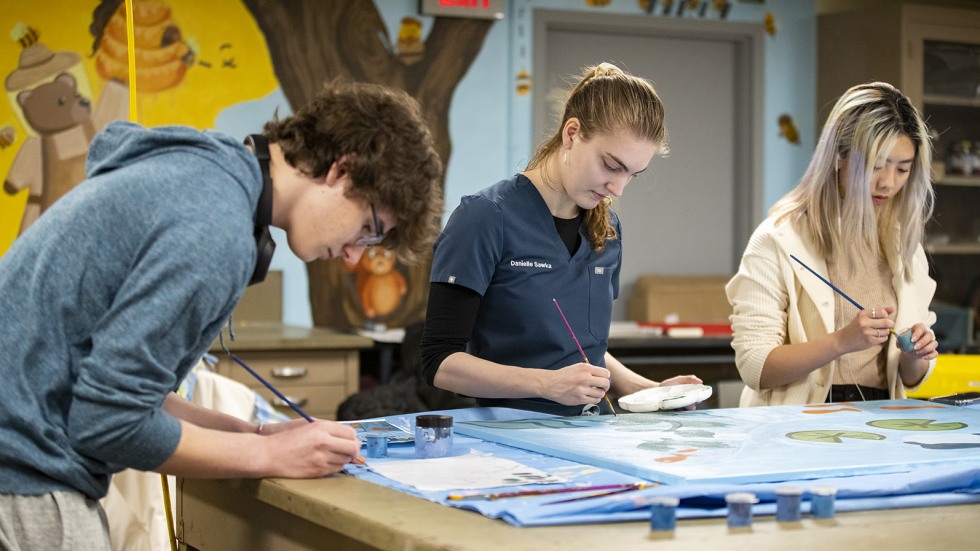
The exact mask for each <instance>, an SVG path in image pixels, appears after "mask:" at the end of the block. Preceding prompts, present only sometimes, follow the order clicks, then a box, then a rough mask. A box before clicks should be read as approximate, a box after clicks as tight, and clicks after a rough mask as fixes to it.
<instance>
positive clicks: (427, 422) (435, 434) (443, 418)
mask: <svg viewBox="0 0 980 551" xmlns="http://www.w3.org/2000/svg"><path fill="white" fill-rule="evenodd" d="M452 449H453V417H452V416H451V415H419V416H417V417H415V457H416V458H417V459H432V458H435V457H446V456H447V455H449V453H450V452H451V451H452Z"/></svg>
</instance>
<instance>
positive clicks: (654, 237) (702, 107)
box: [533, 10, 763, 319]
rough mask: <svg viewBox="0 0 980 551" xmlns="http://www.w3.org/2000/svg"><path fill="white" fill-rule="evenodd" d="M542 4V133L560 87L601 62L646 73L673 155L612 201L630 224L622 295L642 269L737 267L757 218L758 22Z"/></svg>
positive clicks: (537, 104)
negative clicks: (562, 8)
mask: <svg viewBox="0 0 980 551" xmlns="http://www.w3.org/2000/svg"><path fill="white" fill-rule="evenodd" d="M715 23H718V22H708V21H693V20H692V21H687V20H675V19H669V20H668V19H664V18H655V17H635V16H621V15H607V14H598V15H597V14H594V13H588V14H584V13H575V12H552V11H548V10H536V11H535V12H534V28H535V31H534V32H535V34H534V68H535V73H536V76H535V81H536V82H538V83H541V84H540V85H539V86H536V87H535V96H534V111H533V112H534V124H533V131H534V138H533V143H534V144H538V143H540V142H541V141H542V139H543V137H544V136H546V135H549V134H550V133H551V132H553V131H554V126H555V124H557V122H556V121H557V120H558V118H559V117H560V116H561V113H560V109H561V107H562V101H563V98H562V97H561V92H562V91H563V90H566V89H567V88H568V87H569V85H570V83H571V82H574V81H575V79H576V78H577V75H578V74H579V73H580V72H581V69H582V67H584V66H586V65H594V64H597V63H599V62H602V61H609V62H612V63H615V64H616V65H618V66H619V67H620V68H622V69H624V70H626V71H628V72H630V73H633V74H635V75H638V76H642V77H645V78H647V79H648V80H650V81H651V82H652V83H653V85H654V87H655V88H656V89H657V92H658V93H659V94H660V97H661V99H662V100H663V102H664V105H665V108H666V124H667V133H668V145H669V147H670V153H669V155H668V156H667V157H666V158H661V157H654V159H653V160H652V161H651V163H650V167H649V168H648V169H647V171H646V172H644V173H643V174H642V175H640V176H639V177H638V178H637V179H636V180H635V181H633V182H632V183H630V185H629V187H627V189H626V192H625V194H624V195H623V197H622V198H621V199H620V200H617V201H615V202H614V205H613V209H614V210H615V211H616V212H617V213H618V214H619V216H620V219H621V220H622V224H623V270H622V279H621V290H620V300H618V301H617V302H616V305H615V307H614V310H613V319H624V318H625V304H626V299H627V298H628V297H629V296H630V294H631V293H632V291H633V287H634V283H635V280H636V277H637V276H638V275H641V274H647V273H659V274H732V273H734V271H735V269H736V268H737V266H738V261H739V259H740V258H741V254H742V251H743V249H744V246H745V243H746V242H747V241H748V237H749V235H750V233H751V231H752V229H753V228H752V223H753V222H752V221H753V220H757V219H760V218H761V216H760V215H761V212H760V210H761V206H760V205H761V197H762V190H761V186H762V181H761V180H762V178H761V173H760V167H761V151H762V140H761V131H760V130H759V125H760V124H761V123H760V121H759V119H761V112H762V109H761V81H762V80H761V71H762V60H761V49H762V45H761V37H762V33H763V31H762V29H761V26H757V25H751V24H733V23H724V24H717V25H716V24H715Z"/></svg>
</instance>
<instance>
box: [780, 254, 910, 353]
mask: <svg viewBox="0 0 980 551" xmlns="http://www.w3.org/2000/svg"><path fill="white" fill-rule="evenodd" d="M789 257H790V258H792V259H793V260H795V261H797V262H799V263H800V266H803V267H804V268H806V269H807V270H808V271H809V272H810V273H811V274H813V275H815V276H817V279H819V280H820V281H822V282H824V283H826V284H827V285H828V286H830V288H831V289H833V290H834V291H836V292H837V294H838V295H840V296H842V297H844V299H846V300H847V301H848V302H850V303H851V304H853V305H854V307H855V308H857V309H858V310H864V306H861V305H860V304H858V303H857V301H856V300H854V299H853V298H851V297H849V296H847V293H845V292H844V291H841V290H840V289H838V288H837V286H836V285H834V284H833V283H831V282H830V281H828V280H827V279H824V277H823V276H822V275H820V274H818V273H817V272H815V271H814V270H813V268H811V267H809V266H807V265H806V264H804V263H803V261H802V260H800V259H799V258H796V256H794V255H789ZM888 332H889V333H891V334H892V335H895V338H896V339H897V340H898V345H899V347H901V349H902V350H904V351H906V352H911V351H912V350H915V343H913V342H912V334H911V333H909V334H908V335H906V336H903V335H899V334H898V333H896V332H895V330H894V329H891V328H889V329H888Z"/></svg>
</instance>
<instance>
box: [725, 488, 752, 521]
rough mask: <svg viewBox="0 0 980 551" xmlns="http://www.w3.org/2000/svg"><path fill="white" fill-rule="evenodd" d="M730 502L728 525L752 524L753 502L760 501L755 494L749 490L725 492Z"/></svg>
mask: <svg viewBox="0 0 980 551" xmlns="http://www.w3.org/2000/svg"><path fill="white" fill-rule="evenodd" d="M725 502H726V503H728V527H729V528H743V527H749V526H752V504H754V503H758V502H759V499H758V498H756V497H755V494H752V493H749V492H732V493H730V494H725Z"/></svg>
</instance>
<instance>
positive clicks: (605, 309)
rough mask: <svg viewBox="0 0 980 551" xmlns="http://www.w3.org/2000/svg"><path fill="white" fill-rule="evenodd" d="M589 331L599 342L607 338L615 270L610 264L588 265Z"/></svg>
mask: <svg viewBox="0 0 980 551" xmlns="http://www.w3.org/2000/svg"><path fill="white" fill-rule="evenodd" d="M588 270H589V331H590V332H591V333H592V336H593V337H595V338H596V340H598V341H600V342H605V341H606V340H607V339H608V338H609V322H610V320H611V319H612V305H613V284H612V278H613V274H614V272H615V270H613V268H612V267H610V266H589V268H588Z"/></svg>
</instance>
